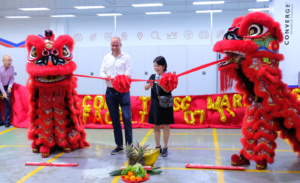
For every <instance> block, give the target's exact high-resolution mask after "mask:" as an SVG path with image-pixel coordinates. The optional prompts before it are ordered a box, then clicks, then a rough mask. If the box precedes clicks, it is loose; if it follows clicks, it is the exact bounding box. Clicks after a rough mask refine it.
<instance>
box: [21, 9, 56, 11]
mask: <svg viewBox="0 0 300 183" xmlns="http://www.w3.org/2000/svg"><path fill="white" fill-rule="evenodd" d="M18 9H19V10H22V11H41V10H50V9H49V8H18Z"/></svg>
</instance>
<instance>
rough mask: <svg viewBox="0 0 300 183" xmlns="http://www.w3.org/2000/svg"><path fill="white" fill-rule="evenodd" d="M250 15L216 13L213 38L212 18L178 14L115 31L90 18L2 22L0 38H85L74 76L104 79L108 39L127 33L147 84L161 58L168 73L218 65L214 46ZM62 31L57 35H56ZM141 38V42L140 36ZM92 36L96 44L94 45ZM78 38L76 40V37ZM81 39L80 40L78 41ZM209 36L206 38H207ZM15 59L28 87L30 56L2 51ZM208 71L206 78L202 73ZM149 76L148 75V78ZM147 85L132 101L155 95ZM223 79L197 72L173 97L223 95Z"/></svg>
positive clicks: (100, 87)
mask: <svg viewBox="0 0 300 183" xmlns="http://www.w3.org/2000/svg"><path fill="white" fill-rule="evenodd" d="M246 13H247V12H235V13H230V12H227V13H226V12H225V13H214V15H213V30H212V34H211V19H210V18H211V16H210V14H179V15H178V14H177V15H172V14H171V15H155V16H147V15H142V16H139V17H137V16H130V15H129V16H120V17H117V24H116V31H115V25H114V18H113V17H85V18H79V17H76V18H68V19H55V20H54V19H26V20H6V19H0V25H5V26H4V27H5V28H3V29H2V26H1V29H0V38H4V39H7V40H9V41H13V42H16V43H17V42H21V41H24V40H25V39H26V37H27V35H30V34H42V35H43V34H44V30H45V29H49V28H51V29H53V31H54V33H55V34H56V36H58V35H59V34H63V33H68V34H69V35H71V36H72V37H73V38H75V37H76V36H77V38H80V37H82V40H81V39H77V40H76V42H75V50H74V53H73V54H74V61H75V62H76V64H77V70H76V71H75V73H77V74H83V75H91V72H93V76H99V71H100V67H101V64H102V59H103V57H104V55H105V54H107V53H108V52H109V51H110V48H109V41H107V40H106V39H105V37H104V35H105V33H112V36H120V37H121V34H122V33H123V32H126V33H127V40H123V48H122V49H123V51H124V52H126V53H129V54H130V55H131V56H132V58H133V75H132V78H135V79H148V78H149V77H150V75H151V74H152V73H154V69H153V60H154V58H155V57H156V56H159V55H162V56H164V57H165V58H166V60H167V63H168V71H170V72H176V73H177V74H178V73H181V72H183V71H186V70H188V69H192V68H194V67H197V66H199V65H202V64H205V63H209V62H212V61H215V60H216V59H217V54H216V53H214V52H213V51H212V48H213V44H214V43H216V42H217V41H219V40H221V39H222V38H223V34H224V33H225V32H226V30H227V29H228V28H229V27H230V25H231V23H232V21H233V19H234V18H235V17H238V16H241V15H245V14H246ZM187 30H190V31H192V32H193V37H192V38H191V39H186V38H185V37H184V33H185V31H187ZM56 31H57V32H56ZM153 31H157V32H158V33H159V37H160V38H161V40H157V39H153V38H152V37H151V33H152V32H153ZM200 31H201V32H207V33H208V34H209V35H208V37H207V38H205V37H201V39H200V37H199V33H200ZM138 32H142V33H143V37H142V39H141V40H140V39H139V38H138V37H137V33H138ZM172 32H173V33H175V32H177V37H176V39H167V34H171V33H172ZM93 34H97V37H96V39H92V40H90V37H91V36H92V35H93ZM75 35H76V36H75ZM78 35H81V36H78ZM204 35H205V34H203V36H204ZM5 53H8V54H11V55H12V58H13V60H14V62H13V65H14V66H15V69H16V71H17V76H16V82H18V83H20V84H24V85H25V82H26V80H27V77H28V75H27V73H26V72H25V64H26V62H27V58H26V57H27V53H26V51H25V49H22V48H18V49H6V48H3V47H2V46H0V54H1V55H3V54H5ZM203 71H205V74H204V73H203ZM145 72H148V74H147V75H145ZM144 84H145V83H144V82H137V83H133V84H132V86H131V95H133V96H137V95H140V96H141V95H150V92H149V91H144V89H143V88H144V87H143V86H144ZM105 88H106V85H105V83H104V81H102V80H97V79H86V78H80V79H79V80H78V89H77V90H78V92H79V93H80V94H104V92H105ZM218 92H219V91H218V74H217V68H216V66H211V67H209V68H206V69H204V70H201V71H197V72H194V73H192V74H189V75H187V76H183V77H180V78H179V86H178V89H176V90H175V91H174V92H173V94H174V95H201V94H212V93H218Z"/></svg>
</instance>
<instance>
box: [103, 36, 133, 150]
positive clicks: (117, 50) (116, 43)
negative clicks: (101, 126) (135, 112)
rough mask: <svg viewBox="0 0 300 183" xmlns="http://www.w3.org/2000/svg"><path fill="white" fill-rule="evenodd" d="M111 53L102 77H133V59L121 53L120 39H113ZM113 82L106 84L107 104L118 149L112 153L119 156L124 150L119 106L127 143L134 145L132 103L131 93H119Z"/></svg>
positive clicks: (107, 57)
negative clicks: (120, 111)
mask: <svg viewBox="0 0 300 183" xmlns="http://www.w3.org/2000/svg"><path fill="white" fill-rule="evenodd" d="M110 46H111V51H112V52H111V53H109V54H107V55H105V57H104V59H103V63H102V67H101V70H100V77H105V78H108V79H113V78H114V77H116V76H117V75H123V74H125V75H127V76H129V77H131V64H132V62H131V57H130V56H129V55H128V54H126V53H124V52H122V51H121V47H122V43H121V39H120V38H119V37H113V38H112V39H111V43H110ZM111 82H112V80H108V81H107V82H106V84H107V89H106V94H105V98H106V103H107V107H108V111H109V114H110V117H111V120H112V125H113V128H114V136H115V142H116V144H117V147H116V148H115V149H114V150H113V151H112V152H111V154H112V155H115V154H118V153H120V152H122V151H123V150H124V148H123V134H122V127H121V122H120V113H119V105H120V106H121V110H122V117H123V124H124V128H125V141H126V145H127V144H132V124H131V112H130V110H131V103H130V92H127V93H119V92H118V91H116V90H115V89H114V88H113V86H112V83H111Z"/></svg>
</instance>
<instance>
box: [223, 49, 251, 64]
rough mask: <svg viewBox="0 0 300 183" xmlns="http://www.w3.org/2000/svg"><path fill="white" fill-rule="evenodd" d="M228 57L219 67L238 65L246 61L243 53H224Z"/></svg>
mask: <svg viewBox="0 0 300 183" xmlns="http://www.w3.org/2000/svg"><path fill="white" fill-rule="evenodd" d="M224 53H226V55H227V56H228V59H227V60H226V61H224V62H221V63H219V65H218V67H223V66H227V65H229V64H232V63H235V64H238V63H240V62H241V61H243V60H244V59H245V54H243V53H241V52H232V51H224Z"/></svg>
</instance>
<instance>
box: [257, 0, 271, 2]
mask: <svg viewBox="0 0 300 183" xmlns="http://www.w3.org/2000/svg"><path fill="white" fill-rule="evenodd" d="M264 1H268V2H269V0H257V2H264Z"/></svg>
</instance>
